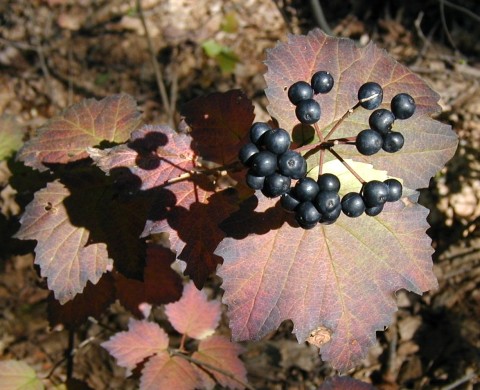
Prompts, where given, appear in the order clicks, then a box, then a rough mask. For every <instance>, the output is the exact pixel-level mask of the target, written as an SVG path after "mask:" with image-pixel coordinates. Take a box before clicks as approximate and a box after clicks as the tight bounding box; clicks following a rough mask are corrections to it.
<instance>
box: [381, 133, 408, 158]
mask: <svg viewBox="0 0 480 390" xmlns="http://www.w3.org/2000/svg"><path fill="white" fill-rule="evenodd" d="M404 142H405V139H404V138H403V135H402V134H401V133H399V132H397V131H391V132H390V133H387V134H386V135H385V136H384V137H383V145H382V149H383V150H385V151H386V152H388V153H395V152H398V151H399V150H400V149H402V147H403V144H404Z"/></svg>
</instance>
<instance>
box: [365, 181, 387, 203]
mask: <svg viewBox="0 0 480 390" xmlns="http://www.w3.org/2000/svg"><path fill="white" fill-rule="evenodd" d="M362 197H363V201H364V202H365V206H367V207H375V206H380V205H382V204H385V202H386V201H387V197H388V186H387V185H386V184H385V183H383V182H381V181H378V180H372V181H369V182H368V183H366V184H365V185H364V186H363V188H362Z"/></svg>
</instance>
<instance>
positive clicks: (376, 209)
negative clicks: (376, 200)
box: [365, 204, 384, 217]
mask: <svg viewBox="0 0 480 390" xmlns="http://www.w3.org/2000/svg"><path fill="white" fill-rule="evenodd" d="M383 206H384V205H383V204H381V205H378V206H373V207H367V208H366V209H365V214H367V215H368V216H370V217H375V216H376V215H378V214H380V213H381V212H382V210H383Z"/></svg>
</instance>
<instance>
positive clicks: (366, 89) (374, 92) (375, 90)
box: [358, 81, 383, 110]
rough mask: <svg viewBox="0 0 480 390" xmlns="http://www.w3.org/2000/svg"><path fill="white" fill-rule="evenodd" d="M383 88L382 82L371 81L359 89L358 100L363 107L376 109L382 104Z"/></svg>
mask: <svg viewBox="0 0 480 390" xmlns="http://www.w3.org/2000/svg"><path fill="white" fill-rule="evenodd" d="M382 100H383V89H382V87H381V86H380V84H377V83H375V82H372V81H369V82H368V83H365V84H363V85H362V86H361V87H360V89H359V90H358V101H359V102H360V105H361V106H362V107H363V108H366V109H367V110H374V109H375V108H378V106H380V104H382Z"/></svg>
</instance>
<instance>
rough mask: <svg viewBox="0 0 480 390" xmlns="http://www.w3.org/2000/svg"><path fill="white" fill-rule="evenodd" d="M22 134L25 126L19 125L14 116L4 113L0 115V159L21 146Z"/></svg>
mask: <svg viewBox="0 0 480 390" xmlns="http://www.w3.org/2000/svg"><path fill="white" fill-rule="evenodd" d="M24 135H25V128H23V127H22V126H20V124H19V123H18V122H17V120H16V119H15V117H13V116H11V115H6V114H3V115H2V116H0V160H3V159H5V158H6V157H8V156H9V155H10V154H11V153H12V152H14V151H16V150H18V149H19V148H20V146H22V143H23V136H24Z"/></svg>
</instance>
